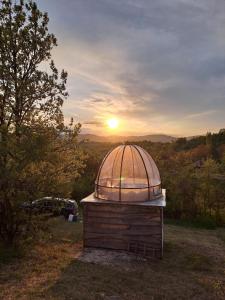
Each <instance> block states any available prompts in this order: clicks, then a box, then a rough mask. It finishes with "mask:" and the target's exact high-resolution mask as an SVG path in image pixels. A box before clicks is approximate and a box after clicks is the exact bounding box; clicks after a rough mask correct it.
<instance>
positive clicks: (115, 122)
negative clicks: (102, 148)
mask: <svg viewBox="0 0 225 300" xmlns="http://www.w3.org/2000/svg"><path fill="white" fill-rule="evenodd" d="M107 124H108V126H109V128H110V129H116V128H117V127H118V125H119V122H118V120H117V119H114V118H113V119H109V120H108V121H107Z"/></svg>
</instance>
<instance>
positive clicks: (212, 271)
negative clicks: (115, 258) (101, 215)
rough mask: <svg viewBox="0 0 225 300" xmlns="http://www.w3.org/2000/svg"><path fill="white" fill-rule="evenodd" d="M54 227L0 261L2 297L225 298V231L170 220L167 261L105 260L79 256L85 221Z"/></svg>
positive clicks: (59, 221) (107, 299)
mask: <svg viewBox="0 0 225 300" xmlns="http://www.w3.org/2000/svg"><path fill="white" fill-rule="evenodd" d="M51 228H52V230H51V234H50V235H49V236H48V239H47V240H46V239H45V240H43V241H42V242H40V243H38V244H37V245H36V246H35V247H34V248H33V249H32V250H31V251H30V252H29V253H27V254H26V255H25V257H21V258H15V259H14V260H13V261H12V262H10V263H5V264H2V265H1V266H0V299H6V300H8V299H13V300H14V299H24V300H25V299H32V300H33V299H34V300H35V299H50V300H51V299H60V300H61V299H65V300H66V299H79V300H82V299H83V300H85V299H87V300H92V299H104V300H119V299H124V300H132V299H135V300H139V299H140V300H150V299H154V300H155V299H156V300H157V299H159V300H160V299H196V300H197V299H198V300H199V299H200V300H201V299H204V300H207V299H221V300H222V299H224V286H225V264H224V262H225V243H224V241H223V239H222V238H221V235H222V236H223V233H222V230H200V229H198V230H196V229H187V228H183V227H178V226H172V225H166V226H165V253H164V258H163V260H148V261H144V260H134V261H132V262H131V261H128V262H126V259H125V261H123V262H121V263H118V262H117V263H115V264H113V263H112V264H110V265H105V264H101V261H100V262H99V263H93V262H87V261H86V262H84V261H79V259H78V257H80V255H81V253H82V224H79V223H78V224H76V223H68V222H65V221H64V220H63V219H60V218H58V219H53V220H51ZM126 264H128V265H127V266H128V267H127V268H124V265H126Z"/></svg>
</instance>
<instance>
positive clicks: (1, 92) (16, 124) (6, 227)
mask: <svg viewBox="0 0 225 300" xmlns="http://www.w3.org/2000/svg"><path fill="white" fill-rule="evenodd" d="M48 21H49V20H48V15H47V14H46V13H42V12H41V11H40V10H39V9H38V8H37V5H36V3H35V2H34V1H20V2H19V3H18V2H15V3H14V4H12V1H11V0H2V1H1V6H0V238H1V239H2V240H3V241H4V242H5V243H7V244H12V243H13V242H15V240H18V239H20V238H21V237H22V236H26V235H30V234H31V233H32V232H34V231H36V230H37V229H38V227H37V222H36V221H37V218H36V217H34V216H31V215H30V214H29V215H28V214H27V213H24V212H23V210H22V208H21V203H23V202H24V201H32V200H35V199H36V198H38V197H41V196H48V195H51V196H63V197H66V196H69V195H70V191H71V180H72V179H74V178H76V177H78V175H79V172H80V171H81V170H82V168H83V161H82V160H83V154H82V153H81V150H79V148H78V143H77V139H76V137H77V134H78V133H79V130H80V125H79V124H78V125H76V126H74V125H73V121H72V122H71V124H70V126H68V127H66V126H65V125H64V121H63V114H62V110H61V108H62V105H63V100H64V99H65V98H66V96H67V91H66V80H67V73H66V72H65V71H64V70H62V72H61V73H59V72H58V70H57V68H56V67H55V64H54V62H53V60H50V59H51V50H52V48H53V47H55V46H56V45H57V42H56V38H55V36H54V35H53V34H50V33H49V32H48ZM43 65H44V66H45V69H46V68H48V71H43V69H44V68H43V67H42V66H43Z"/></svg>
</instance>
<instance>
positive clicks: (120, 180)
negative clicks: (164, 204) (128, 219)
mask: <svg viewBox="0 0 225 300" xmlns="http://www.w3.org/2000/svg"><path fill="white" fill-rule="evenodd" d="M121 147H123V149H122V156H121V163H120V170H119V186H118V187H114V186H107V185H102V184H99V179H100V175H101V172H102V168H103V166H104V164H105V162H106V161H107V158H108V157H109V155H110V154H111V153H112V152H113V151H115V149H117V148H118V150H117V153H116V155H115V158H114V160H113V166H112V173H113V168H114V164H115V161H116V159H117V155H118V153H119V151H120V149H121ZM126 147H130V151H131V153H132V163H133V170H134V158H133V152H132V149H135V150H136V152H137V153H138V155H139V157H140V159H141V161H142V163H143V166H144V170H145V174H146V179H147V186H145V187H137V186H134V187H122V169H123V164H124V153H125V150H126ZM142 151H143V153H145V155H146V158H148V160H149V162H150V166H151V169H152V172H153V166H152V162H153V163H154V168H156V169H157V171H158V174H157V176H158V179H159V184H157V185H151V183H150V181H151V180H150V177H149V173H148V169H147V167H146V163H145V160H144V158H143V155H142V153H141V152H142ZM153 173H154V172H153ZM101 187H102V188H107V189H109V188H110V189H115V190H116V189H119V200H114V199H111V201H115V202H129V201H124V200H122V191H123V190H132V189H133V190H140V191H141V190H142V189H143V190H144V189H147V193H148V197H147V200H146V199H145V200H143V202H146V201H151V200H156V199H158V198H160V197H162V188H161V179H160V174H159V170H158V168H157V166H156V164H155V162H154V160H153V158H152V157H151V155H150V154H149V153H148V152H147V151H146V150H145V149H143V148H141V147H140V146H137V145H133V144H126V145H119V146H117V147H116V148H114V149H112V150H110V151H109V152H108V153H107V154H106V156H105V157H104V159H103V161H102V163H101V165H100V168H99V171H98V174H97V178H96V180H95V197H96V198H98V199H102V200H105V199H103V198H101V197H99V188H101ZM156 188H157V189H156ZM155 189H156V190H157V191H158V192H157V193H155ZM151 190H152V191H153V195H154V196H152V193H151ZM107 201H109V200H107ZM138 202H141V201H140V200H139V201H138Z"/></svg>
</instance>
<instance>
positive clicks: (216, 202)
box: [74, 131, 225, 228]
mask: <svg viewBox="0 0 225 300" xmlns="http://www.w3.org/2000/svg"><path fill="white" fill-rule="evenodd" d="M196 141H197V142H196ZM135 144H138V145H140V146H141V147H143V148H144V149H146V150H147V151H148V152H149V153H150V154H151V155H152V157H153V158H154V160H155V161H156V163H157V166H158V168H159V170H160V174H161V179H162V186H163V187H165V188H166V190H167V192H166V193H167V207H166V210H165V216H166V217H167V218H173V219H175V220H183V221H184V222H188V223H190V222H191V223H192V224H194V225H195V226H197V227H206V228H215V226H217V225H224V224H225V184H224V181H225V134H224V131H222V132H221V131H220V132H219V133H218V134H209V133H208V134H207V137H206V136H202V137H197V138H193V139H190V140H187V139H178V140H177V141H175V142H172V143H152V142H148V141H143V142H136V143H135ZM116 146H117V144H108V143H93V142H89V143H88V142H87V143H84V144H83V145H82V147H83V149H85V151H86V152H87V154H88V155H89V162H87V164H86V169H85V171H84V173H83V175H82V177H81V179H80V183H81V185H80V188H81V189H82V191H85V193H84V194H82V192H81V191H79V193H78V194H79V195H80V196H82V197H84V196H86V194H88V193H91V192H92V191H93V186H94V180H95V178H96V175H97V174H96V171H97V170H98V167H99V164H100V163H101V160H102V159H103V157H104V155H105V154H106V153H107V151H109V150H110V149H111V148H113V147H116ZM87 149H88V151H87ZM90 162H91V163H90ZM93 162H96V163H93ZM90 174H92V175H91V176H90ZM76 186H78V183H77V185H76V184H75V185H74V196H75V195H76V191H78V189H77V190H76ZM81 186H82V187H83V188H82V187H81Z"/></svg>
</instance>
